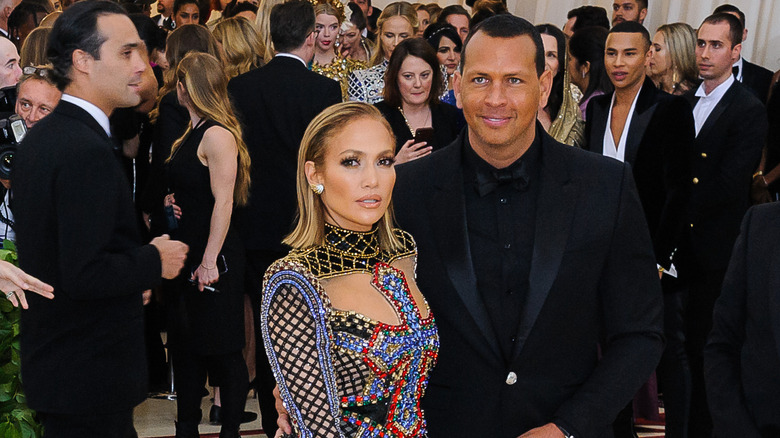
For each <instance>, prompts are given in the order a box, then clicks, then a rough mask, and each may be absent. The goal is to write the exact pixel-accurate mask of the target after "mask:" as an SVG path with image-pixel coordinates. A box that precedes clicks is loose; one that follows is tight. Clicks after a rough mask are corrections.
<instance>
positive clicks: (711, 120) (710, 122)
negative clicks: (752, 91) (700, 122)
mask: <svg viewBox="0 0 780 438" xmlns="http://www.w3.org/2000/svg"><path fill="white" fill-rule="evenodd" d="M738 86H741V84H740V83H739V82H737V81H734V83H733V84H731V86H730V87H729V89H728V91H726V94H724V95H723V97H722V98H721V99H720V101H719V102H718V104H717V105H715V108H713V110H712V113H710V116H709V117H707V121H705V122H704V126H702V127H701V131H699V135H697V136H696V138H704V137H705V136H706V135H707V134H709V132H710V131H711V130H712V128H714V127H715V125H716V124H717V122H718V119H720V116H722V115H723V112H724V111H726V108H728V107H729V105H731V101H732V100H734V95H735V94H736V93H737V91H736V89H735V87H738Z"/></svg>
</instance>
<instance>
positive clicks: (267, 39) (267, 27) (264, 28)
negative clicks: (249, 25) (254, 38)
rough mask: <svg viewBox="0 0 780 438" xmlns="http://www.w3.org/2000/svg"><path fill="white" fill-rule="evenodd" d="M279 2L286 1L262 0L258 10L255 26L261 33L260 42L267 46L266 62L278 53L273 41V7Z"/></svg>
mask: <svg viewBox="0 0 780 438" xmlns="http://www.w3.org/2000/svg"><path fill="white" fill-rule="evenodd" d="M279 3H284V0H262V1H261V2H260V8H259V9H258V10H257V19H256V20H255V26H256V27H257V32H258V33H259V35H260V42H261V43H262V44H263V47H265V51H264V52H263V62H264V63H268V61H270V60H271V58H273V57H274V55H275V54H276V52H275V51H274V43H273V42H272V41H271V9H273V8H274V6H276V5H278V4H279Z"/></svg>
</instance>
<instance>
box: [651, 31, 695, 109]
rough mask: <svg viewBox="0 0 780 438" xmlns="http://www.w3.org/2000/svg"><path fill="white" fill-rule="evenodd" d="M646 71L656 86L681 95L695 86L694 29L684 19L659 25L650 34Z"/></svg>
mask: <svg viewBox="0 0 780 438" xmlns="http://www.w3.org/2000/svg"><path fill="white" fill-rule="evenodd" d="M647 75H648V76H650V79H652V80H653V83H655V85H656V86H657V87H658V89H660V90H662V91H665V92H667V93H670V94H675V95H682V94H685V93H686V92H687V91H688V90H690V89H692V88H695V87H698V86H699V83H700V82H701V81H700V80H699V67H698V66H697V65H696V31H694V30H693V28H692V27H691V26H690V25H688V24H687V23H671V24H664V25H663V26H660V27H659V28H658V30H657V31H656V32H655V35H654V36H653V44H652V45H651V46H650V52H649V56H648V60H647Z"/></svg>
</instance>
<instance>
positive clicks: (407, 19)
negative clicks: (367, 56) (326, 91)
mask: <svg viewBox="0 0 780 438" xmlns="http://www.w3.org/2000/svg"><path fill="white" fill-rule="evenodd" d="M416 34H417V11H416V10H415V9H414V6H412V4H411V3H408V2H395V3H390V4H389V5H387V7H386V8H385V9H384V10H383V11H382V14H381V15H380V16H379V19H377V40H378V41H377V48H376V51H375V52H374V55H373V56H372V58H371V67H370V68H368V69H365V70H355V71H354V72H352V74H351V75H350V76H349V86H348V93H349V100H353V101H359V102H367V103H371V104H374V103H377V102H381V101H382V91H383V90H384V88H385V72H386V71H387V64H388V62H389V59H390V55H392V54H393V49H395V46H397V45H398V43H400V42H401V41H403V40H405V39H407V38H412V37H414V36H415V35H416Z"/></svg>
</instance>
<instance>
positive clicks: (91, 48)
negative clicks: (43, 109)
mask: <svg viewBox="0 0 780 438" xmlns="http://www.w3.org/2000/svg"><path fill="white" fill-rule="evenodd" d="M110 14H118V15H124V16H127V12H125V10H124V8H122V6H120V5H119V3H115V2H112V1H107V0H92V1H83V2H77V3H74V4H73V5H72V6H70V7H69V8H68V9H66V10H65V12H63V13H62V15H60V17H59V18H57V21H55V22H54V27H53V28H52V31H51V34H50V35H49V46H48V47H49V48H48V50H47V52H46V54H47V56H48V58H49V62H51V64H52V72H51V74H52V79H53V80H54V83H56V84H57V88H59V89H60V91H62V90H64V89H65V87H67V86H68V84H70V82H71V77H70V74H71V69H72V67H73V52H74V51H75V50H77V49H78V50H82V51H84V52H86V53H89V54H90V56H92V57H93V58H95V59H100V46H102V45H103V43H104V42H106V37H105V35H102V34H101V33H100V31H98V26H97V21H98V17H100V16H102V15H110Z"/></svg>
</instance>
